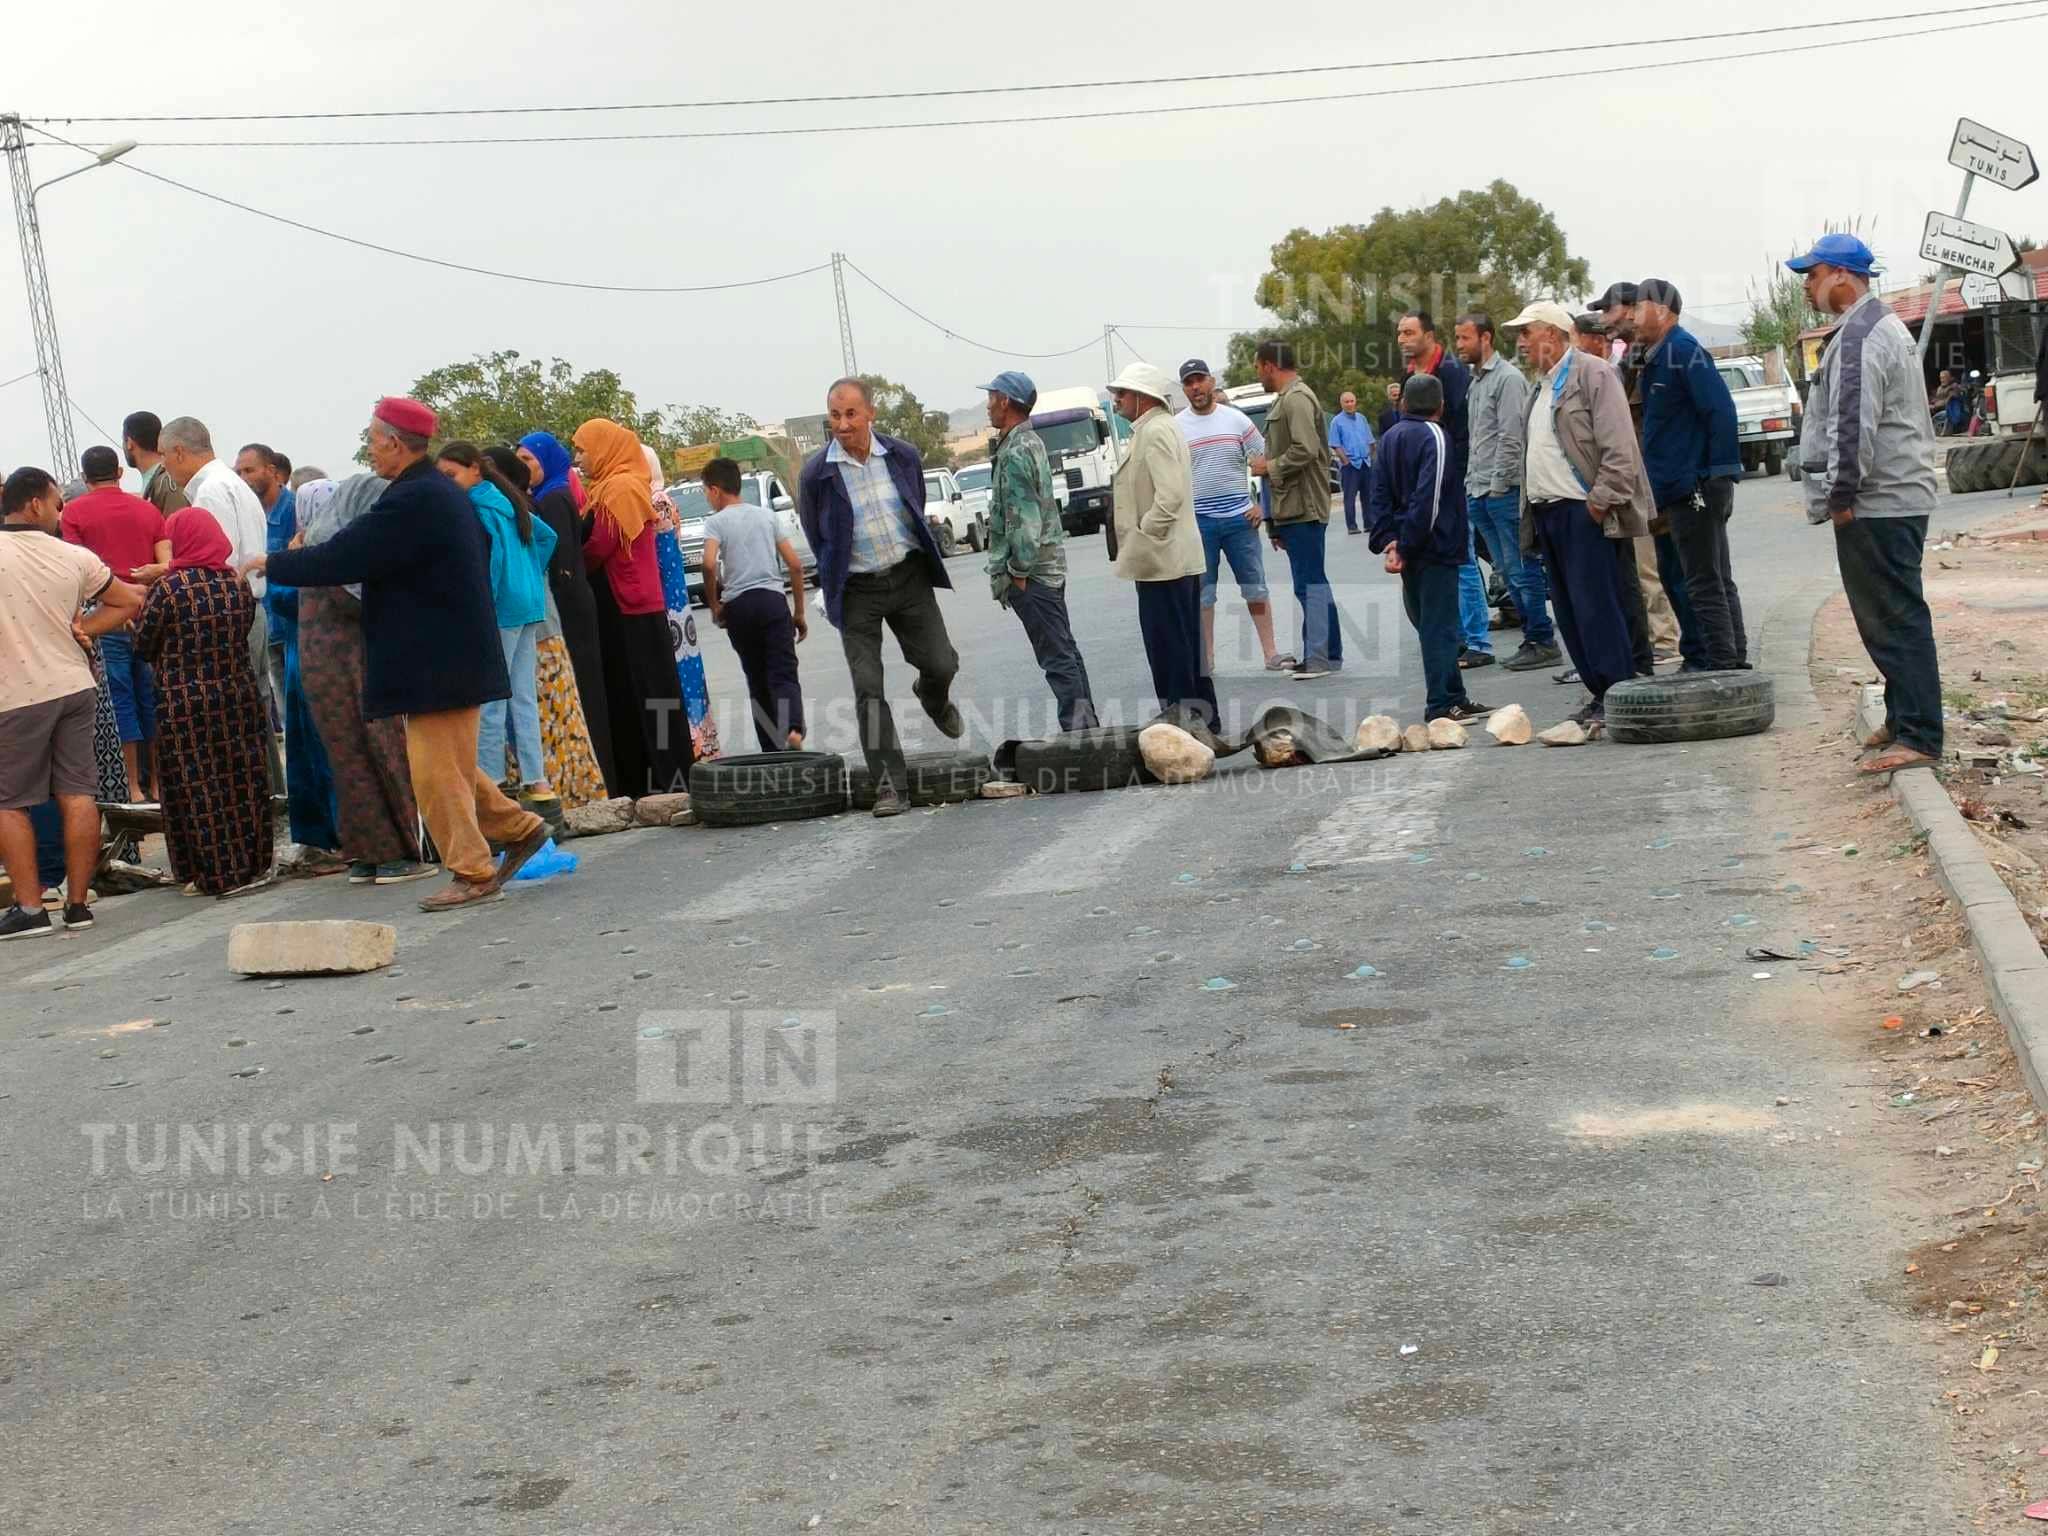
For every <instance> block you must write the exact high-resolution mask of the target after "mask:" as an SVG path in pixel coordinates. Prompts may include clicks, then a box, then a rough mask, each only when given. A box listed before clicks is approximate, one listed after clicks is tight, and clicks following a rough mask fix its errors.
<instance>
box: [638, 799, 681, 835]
mask: <svg viewBox="0 0 2048 1536" xmlns="http://www.w3.org/2000/svg"><path fill="white" fill-rule="evenodd" d="M689 808H690V797H689V796H688V795H685V794H674V795H642V796H641V797H640V798H639V799H638V800H636V801H634V802H633V816H634V819H635V820H637V821H638V822H639V823H640V825H641V826H643V827H666V826H669V825H670V824H671V823H672V822H673V821H674V819H675V818H676V817H677V816H679V815H681V814H682V813H683V812H684V811H687V810H688V809H689Z"/></svg>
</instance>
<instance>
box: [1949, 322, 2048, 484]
mask: <svg viewBox="0 0 2048 1536" xmlns="http://www.w3.org/2000/svg"><path fill="white" fill-rule="evenodd" d="M2044 324H2048V304H2044V303H2042V302H2040V301H2038V300H2037V301H2033V302H2026V301H2021V302H2018V303H2005V304H1992V305H1988V306H1986V308H1985V310H1984V346H1985V350H1986V352H1987V354H1988V355H1987V357H1986V359H1985V361H1986V364H1987V366H1986V368H1985V369H1984V375H1985V377H1984V380H1983V387H1984V420H1983V424H1982V426H1981V427H1980V428H1979V429H1978V431H1977V433H1976V435H1974V436H1972V437H1970V438H1968V439H1954V438H1951V439H1949V441H1950V442H1951V443H1952V444H1953V446H1952V447H1951V448H1950V449H1949V451H1948V488H1949V489H1950V490H1951V491H1953V492H1955V493H1957V494H1958V495H1963V494H1967V493H1968V492H1971V491H1991V490H2000V491H2002V490H2005V489H2006V488H2008V487H2009V486H2012V485H2015V484H2017V485H2039V484H2040V483H2041V482H2042V480H2044V479H2048V463H2044V459H2048V443H2044V442H2043V439H2042V433H2041V432H2040V430H2039V428H2038V427H2037V426H2036V422H2035V417H2036V415H2037V414H2038V412H2037V407H2036V402H2035V400H2034V358H2035V356H2036V349H2037V348H2038V346H2039V341H2038V337H2039V334H2040V329H2039V328H2040V327H2041V326H2042V325H2044Z"/></svg>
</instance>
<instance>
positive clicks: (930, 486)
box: [924, 469, 988, 555]
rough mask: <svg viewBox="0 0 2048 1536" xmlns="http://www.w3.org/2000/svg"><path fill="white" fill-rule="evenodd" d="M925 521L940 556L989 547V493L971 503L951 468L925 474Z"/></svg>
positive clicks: (932, 470)
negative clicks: (937, 544) (937, 545)
mask: <svg viewBox="0 0 2048 1536" xmlns="http://www.w3.org/2000/svg"><path fill="white" fill-rule="evenodd" d="M924 520H925V521H926V522H927V523H930V524H931V528H932V536H933V537H934V538H936V539H937V540H938V541H939V552H940V553H941V554H946V555H957V554H959V553H960V551H961V550H963V549H974V550H981V549H987V548H988V497H987V494H986V493H984V494H983V495H982V496H981V497H979V498H978V499H976V500H969V498H968V495H967V491H966V488H965V487H964V486H962V485H961V484H960V477H959V476H958V475H956V474H954V473H953V471H952V470H950V469H928V470H926V471H925V472H924Z"/></svg>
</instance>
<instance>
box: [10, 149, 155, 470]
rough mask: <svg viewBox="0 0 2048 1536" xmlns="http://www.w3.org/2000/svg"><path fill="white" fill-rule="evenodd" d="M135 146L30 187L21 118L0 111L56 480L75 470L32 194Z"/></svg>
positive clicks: (99, 155)
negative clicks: (2, 113)
mask: <svg viewBox="0 0 2048 1536" xmlns="http://www.w3.org/2000/svg"><path fill="white" fill-rule="evenodd" d="M135 147H136V144H135V141H134V140H133V139H123V140H122V141H121V142H120V143H118V144H109V145H108V146H107V147H106V148H105V149H102V150H100V151H98V152H97V153H94V154H93V157H92V163H91V164H90V165H81V166H80V167H79V168H78V169H77V170H75V171H66V172H65V173H64V174H63V175H62V176H52V177H51V178H50V179H49V180H48V181H45V182H42V183H40V184H38V185H35V186H31V185H29V179H28V141H27V139H26V137H25V136H24V134H23V131H22V121H21V118H20V117H19V116H18V115H16V114H14V113H7V114H4V115H0V152H4V153H5V154H6V156H7V171H8V180H9V182H10V184H11V185H12V187H13V191H14V222H15V228H16V230H17V231H18V233H19V234H20V237H21V265H22V271H23V275H24V276H25V277H26V278H27V281H28V318H29V329H30V330H31V331H33V332H34V333H35V342H36V367H37V371H38V372H39V373H40V374H41V375H42V378H43V417H44V420H45V422H46V423H47V424H48V426H49V429H50V456H51V460H52V462H51V465H50V468H51V470H52V471H53V472H54V473H55V474H56V475H57V476H58V477H59V478H60V479H61V478H63V477H66V476H68V475H69V474H70V473H71V472H72V471H73V470H74V469H76V468H77V465H76V463H75V462H74V458H75V453H76V449H75V447H74V444H73V439H72V436H71V396H70V395H69V393H67V392H66V390H65V388H64V361H63V358H62V356H61V355H60V354H59V352H58V350H57V316H56V313H55V311H54V310H53V309H52V307H51V304H50V272H49V267H48V265H47V264H46V263H45V262H44V260H43V230H42V224H41V222H40V221H39V220H38V219H37V217H36V194H37V193H38V192H41V191H42V190H43V188H45V187H53V186H55V185H56V184H57V183H58V182H60V181H68V180H70V178H72V177H73V176H79V175H83V174H84V173H85V172H87V171H96V170H98V169H99V168H100V167H101V166H103V165H112V164H113V163H114V162H115V161H116V160H118V159H120V158H121V157H122V156H123V155H125V154H127V153H128V152H129V151H130V150H131V149H134V148H135Z"/></svg>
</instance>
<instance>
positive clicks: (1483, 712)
mask: <svg viewBox="0 0 2048 1536" xmlns="http://www.w3.org/2000/svg"><path fill="white" fill-rule="evenodd" d="M1492 713H1493V706H1492V705H1491V704H1475V703H1473V702H1472V701H1471V700H1470V699H1460V700H1458V702H1457V703H1455V704H1453V705H1452V706H1451V707H1450V708H1449V709H1447V710H1445V711H1444V712H1443V713H1442V714H1441V715H1438V716H1437V718H1438V719H1439V720H1455V721H1457V722H1458V724H1460V725H1463V724H1464V723H1465V722H1466V721H1468V720H1484V719H1485V718H1486V717H1487V716H1488V715H1490V714H1492Z"/></svg>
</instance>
